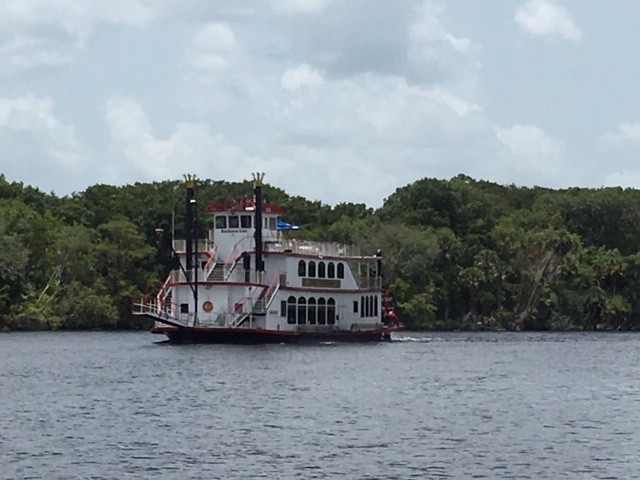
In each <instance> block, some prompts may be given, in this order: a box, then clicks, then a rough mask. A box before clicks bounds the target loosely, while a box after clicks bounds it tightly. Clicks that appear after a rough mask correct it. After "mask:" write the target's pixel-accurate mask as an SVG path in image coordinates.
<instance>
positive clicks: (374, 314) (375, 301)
mask: <svg viewBox="0 0 640 480" xmlns="http://www.w3.org/2000/svg"><path fill="white" fill-rule="evenodd" d="M373 316H374V317H377V316H378V297H377V296H375V297H373Z"/></svg>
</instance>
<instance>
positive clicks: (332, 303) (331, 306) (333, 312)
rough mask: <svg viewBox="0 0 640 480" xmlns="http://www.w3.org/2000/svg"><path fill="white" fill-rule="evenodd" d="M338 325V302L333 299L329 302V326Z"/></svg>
mask: <svg viewBox="0 0 640 480" xmlns="http://www.w3.org/2000/svg"><path fill="white" fill-rule="evenodd" d="M335 323H336V301H335V300H334V299H333V298H330V299H329V300H327V324H328V325H334V324H335Z"/></svg>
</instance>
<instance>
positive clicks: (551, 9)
mask: <svg viewBox="0 0 640 480" xmlns="http://www.w3.org/2000/svg"><path fill="white" fill-rule="evenodd" d="M515 21H516V23H517V24H518V25H520V27H522V28H523V29H525V30H526V31H528V32H529V33H532V34H534V35H539V36H542V37H559V38H562V39H565V40H571V41H573V42H577V41H579V40H580V39H581V38H582V32H581V31H580V29H579V28H578V26H577V25H576V24H575V22H574V21H573V20H572V19H571V16H570V15H569V12H567V10H566V9H565V8H564V7H560V6H558V5H555V4H554V3H553V1H552V0H529V2H527V3H526V4H525V5H523V6H521V7H519V8H518V9H517V10H516V15H515Z"/></svg>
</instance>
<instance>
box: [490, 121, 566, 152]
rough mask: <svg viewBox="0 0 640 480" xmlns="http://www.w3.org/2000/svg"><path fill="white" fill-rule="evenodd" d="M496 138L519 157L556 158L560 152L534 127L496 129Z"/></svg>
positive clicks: (520, 126) (548, 138)
mask: <svg viewBox="0 0 640 480" xmlns="http://www.w3.org/2000/svg"><path fill="white" fill-rule="evenodd" d="M496 137H497V138H498V140H499V141H500V142H501V143H503V144H504V145H506V146H507V147H509V149H510V150H511V151H512V152H513V153H514V154H515V155H518V156H521V157H528V158H532V159H534V158H550V157H551V158H558V157H559V156H560V154H561V151H562V149H561V148H560V146H559V145H558V144H557V143H556V142H555V141H554V140H553V139H552V138H551V137H550V136H549V135H547V134H546V133H545V132H544V131H543V130H542V129H540V128H538V127H536V126H534V125H520V124H515V125H513V126H512V127H511V128H498V129H497V131H496Z"/></svg>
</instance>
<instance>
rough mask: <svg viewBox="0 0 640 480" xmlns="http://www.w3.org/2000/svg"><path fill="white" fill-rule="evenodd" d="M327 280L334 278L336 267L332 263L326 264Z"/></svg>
mask: <svg viewBox="0 0 640 480" xmlns="http://www.w3.org/2000/svg"><path fill="white" fill-rule="evenodd" d="M327 278H336V265H335V263H333V262H329V263H327Z"/></svg>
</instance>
